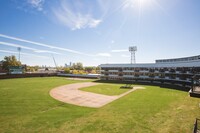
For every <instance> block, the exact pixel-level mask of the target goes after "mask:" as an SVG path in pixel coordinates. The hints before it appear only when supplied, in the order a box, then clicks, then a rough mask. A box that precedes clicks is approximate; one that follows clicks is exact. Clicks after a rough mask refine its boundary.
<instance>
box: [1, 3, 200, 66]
mask: <svg viewBox="0 0 200 133" xmlns="http://www.w3.org/2000/svg"><path fill="white" fill-rule="evenodd" d="M199 42H200V1H199V0H1V1H0V60H3V58H4V56H8V55H16V56H18V52H17V47H21V49H22V50H21V61H22V63H24V64H28V65H48V66H54V62H53V59H52V56H54V58H55V60H56V62H57V64H58V65H64V64H65V63H67V64H69V62H82V63H83V65H84V66H93V65H99V64H102V63H130V53H129V52H128V47H129V46H137V47H138V51H137V52H136V62H137V63H152V62H154V61H155V60H156V59H162V58H175V57H186V56H193V55H199V54H200V52H199V49H200V44H199Z"/></svg>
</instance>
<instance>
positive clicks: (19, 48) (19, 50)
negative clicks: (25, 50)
mask: <svg viewBox="0 0 200 133" xmlns="http://www.w3.org/2000/svg"><path fill="white" fill-rule="evenodd" d="M17 50H18V52H19V56H18V61H20V52H21V47H18V48H17Z"/></svg>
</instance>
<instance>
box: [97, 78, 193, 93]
mask: <svg viewBox="0 0 200 133" xmlns="http://www.w3.org/2000/svg"><path fill="white" fill-rule="evenodd" d="M93 82H95V83H111V84H125V86H126V85H148V86H158V87H160V88H164V89H172V90H179V91H185V92H188V91H189V90H190V88H189V87H184V86H179V85H175V84H163V83H152V82H138V81H132V82H128V81H114V80H112V81H111V80H95V81H93ZM121 88H123V86H122V87H121ZM123 89H130V88H126V87H124V88H123Z"/></svg>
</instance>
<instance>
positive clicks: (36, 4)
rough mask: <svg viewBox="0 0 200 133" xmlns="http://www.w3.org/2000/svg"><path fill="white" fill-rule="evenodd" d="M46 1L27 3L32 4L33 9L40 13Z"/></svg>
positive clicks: (34, 0)
mask: <svg viewBox="0 0 200 133" xmlns="http://www.w3.org/2000/svg"><path fill="white" fill-rule="evenodd" d="M44 2H45V0H27V3H28V4H30V5H31V6H32V7H33V8H36V9H37V10H38V11H42V10H43V4H44Z"/></svg>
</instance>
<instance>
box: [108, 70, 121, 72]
mask: <svg viewBox="0 0 200 133" xmlns="http://www.w3.org/2000/svg"><path fill="white" fill-rule="evenodd" d="M108 72H119V71H118V70H108Z"/></svg>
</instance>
